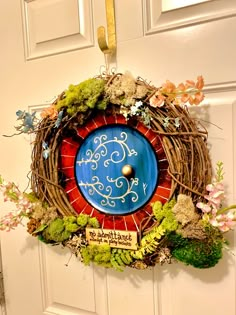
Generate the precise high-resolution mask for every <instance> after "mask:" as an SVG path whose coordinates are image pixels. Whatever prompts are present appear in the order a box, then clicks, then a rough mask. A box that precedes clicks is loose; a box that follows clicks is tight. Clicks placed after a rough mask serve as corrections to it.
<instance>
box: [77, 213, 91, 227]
mask: <svg viewBox="0 0 236 315" xmlns="http://www.w3.org/2000/svg"><path fill="white" fill-rule="evenodd" d="M88 220H89V216H88V215H87V214H83V213H81V214H80V215H79V216H78V217H77V224H78V225H79V226H82V227H85V226H86V225H87V224H88Z"/></svg>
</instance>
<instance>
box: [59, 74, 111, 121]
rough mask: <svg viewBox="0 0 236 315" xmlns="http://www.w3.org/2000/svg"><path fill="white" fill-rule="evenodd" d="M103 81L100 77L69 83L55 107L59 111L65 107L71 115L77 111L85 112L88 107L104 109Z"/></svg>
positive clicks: (105, 100)
mask: <svg viewBox="0 0 236 315" xmlns="http://www.w3.org/2000/svg"><path fill="white" fill-rule="evenodd" d="M104 88H105V81H104V80H102V79H96V78H92V79H88V80H86V81H83V82H81V83H80V84H78V85H73V84H71V85H70V86H69V88H68V90H67V91H65V97H64V98H63V99H62V100H59V101H58V103H57V104H56V108H57V110H58V111H60V110H61V109H62V108H66V110H67V113H68V114H69V115H70V116H72V115H74V114H75V113H77V112H86V111H87V110H88V109H89V108H91V109H93V108H95V107H96V108H98V109H101V110H104V109H106V106H107V103H108V100H107V99H105V98H103V92H104Z"/></svg>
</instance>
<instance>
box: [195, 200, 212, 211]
mask: <svg viewBox="0 0 236 315" xmlns="http://www.w3.org/2000/svg"><path fill="white" fill-rule="evenodd" d="M197 208H199V209H201V210H202V212H206V213H208V212H210V211H211V207H210V206H209V205H208V204H205V203H203V202H198V203H197Z"/></svg>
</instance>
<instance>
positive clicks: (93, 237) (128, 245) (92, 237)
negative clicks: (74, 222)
mask: <svg viewBox="0 0 236 315" xmlns="http://www.w3.org/2000/svg"><path fill="white" fill-rule="evenodd" d="M86 239H87V241H88V242H89V244H94V245H100V244H108V245H110V246H111V247H115V248H124V249H134V250H136V249H137V232H134V231H119V230H108V229H93V228H87V229H86Z"/></svg>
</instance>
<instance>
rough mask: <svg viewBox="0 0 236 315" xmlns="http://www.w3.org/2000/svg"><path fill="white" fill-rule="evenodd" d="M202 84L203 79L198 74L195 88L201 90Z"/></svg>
mask: <svg viewBox="0 0 236 315" xmlns="http://www.w3.org/2000/svg"><path fill="white" fill-rule="evenodd" d="M203 86H204V79H203V77H202V76H201V75H200V76H198V77H197V83H196V88H197V89H198V90H202V88H203Z"/></svg>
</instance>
